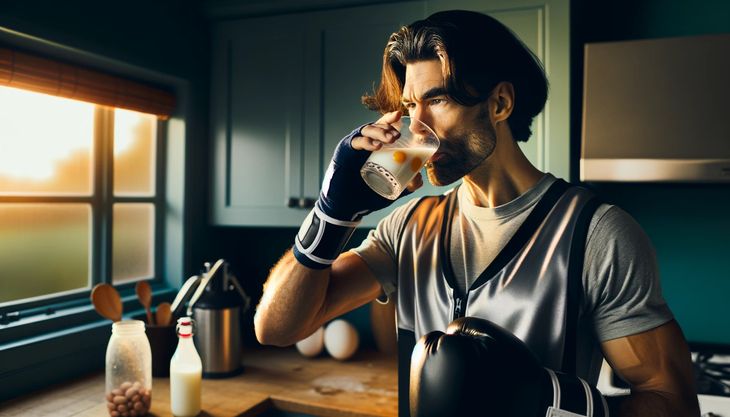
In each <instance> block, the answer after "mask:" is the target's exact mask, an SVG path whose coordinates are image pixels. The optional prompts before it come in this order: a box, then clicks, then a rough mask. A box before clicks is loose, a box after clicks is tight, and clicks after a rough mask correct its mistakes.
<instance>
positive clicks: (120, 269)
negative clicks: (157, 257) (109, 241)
mask: <svg viewBox="0 0 730 417" xmlns="http://www.w3.org/2000/svg"><path fill="white" fill-rule="evenodd" d="M154 214H155V210H154V205H153V204H149V203H119V204H114V243H113V249H112V250H113V255H112V259H113V261H112V269H113V274H112V276H113V281H114V283H115V284H120V283H123V282H127V281H133V280H137V279H144V278H151V277H152V276H153V275H154V270H155V264H154V247H155V245H154V242H155V216H154Z"/></svg>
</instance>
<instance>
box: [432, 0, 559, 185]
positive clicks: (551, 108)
mask: <svg viewBox="0 0 730 417" xmlns="http://www.w3.org/2000/svg"><path fill="white" fill-rule="evenodd" d="M426 6H427V13H428V14H431V13H434V12H437V11H441V10H449V9H462V10H474V11H478V12H483V13H487V14H489V15H491V16H493V17H494V18H496V19H497V20H499V21H500V22H502V23H504V24H505V25H506V26H507V27H509V28H510V29H512V31H514V32H515V33H516V34H517V36H519V37H520V39H522V41H523V42H524V43H525V45H527V47H528V48H530V49H531V50H532V51H533V52H534V53H535V55H537V57H538V58H539V59H540V60H541V61H542V63H543V65H544V67H545V72H546V74H547V77H548V82H549V83H550V90H549V93H548V101H547V104H546V105H545V110H544V111H543V112H542V113H541V114H540V115H539V116H538V117H536V118H535V120H534V122H533V126H532V132H533V133H532V137H531V138H530V139H529V140H528V141H527V142H526V143H525V142H520V147H521V148H522V150H523V151H524V153H525V155H526V156H527V157H528V158H529V159H530V161H531V162H532V163H533V165H535V166H536V167H537V168H538V169H540V170H542V171H549V172H551V173H553V174H554V175H555V176H557V177H561V178H565V179H570V175H569V174H570V172H569V171H570V130H569V123H570V117H569V110H570V108H569V105H570V103H569V97H570V80H569V78H570V54H569V50H570V28H569V0H491V1H488V2H485V1H480V0H427V1H426Z"/></svg>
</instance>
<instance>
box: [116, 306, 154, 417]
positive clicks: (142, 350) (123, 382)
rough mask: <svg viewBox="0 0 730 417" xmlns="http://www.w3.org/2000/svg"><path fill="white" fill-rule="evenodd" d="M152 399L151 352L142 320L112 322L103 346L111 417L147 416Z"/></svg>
mask: <svg viewBox="0 0 730 417" xmlns="http://www.w3.org/2000/svg"><path fill="white" fill-rule="evenodd" d="M151 402H152V353H151V352H150V343H149V341H148V340H147V336H146V335H145V327H144V322H142V321H140V320H122V321H118V322H116V323H114V324H112V336H111V337H110V338H109V343H108V344H107V347H106V404H107V410H108V411H109V415H110V416H111V417H126V416H129V417H139V416H144V415H147V412H148V411H149V409H150V404H151Z"/></svg>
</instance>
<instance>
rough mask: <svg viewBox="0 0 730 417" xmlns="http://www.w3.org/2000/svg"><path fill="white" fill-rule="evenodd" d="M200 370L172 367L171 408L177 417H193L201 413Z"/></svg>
mask: <svg viewBox="0 0 730 417" xmlns="http://www.w3.org/2000/svg"><path fill="white" fill-rule="evenodd" d="M201 372H202V368H200V369H184V368H182V369H173V367H172V366H171V367H170V408H171V409H172V414H173V415H174V416H176V417H192V416H196V415H198V414H199V413H200V402H201V401H200V400H201V395H200V394H201V386H200V385H201Z"/></svg>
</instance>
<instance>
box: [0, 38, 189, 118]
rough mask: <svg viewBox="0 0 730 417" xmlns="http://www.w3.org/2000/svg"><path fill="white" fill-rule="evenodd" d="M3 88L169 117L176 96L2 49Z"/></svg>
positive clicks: (162, 89)
mask: <svg viewBox="0 0 730 417" xmlns="http://www.w3.org/2000/svg"><path fill="white" fill-rule="evenodd" d="M0 85H3V86H7V87H14V88H21V89H25V90H31V91H35V92H39V93H44V94H50V95H55V96H59V97H65V98H70V99H74V100H81V101H87V102H91V103H95V104H99V105H103V106H111V107H118V108H123V109H128V110H134V111H139V112H143V113H149V114H154V115H157V116H158V117H159V118H161V119H167V118H169V117H170V115H171V114H172V112H173V111H174V109H175V96H174V95H173V94H172V93H171V92H169V91H167V90H165V89H164V88H161V87H158V86H154V85H149V84H145V83H142V82H138V81H134V80H130V79H126V78H123V77H119V76H116V75H112V74H107V73H103V72H101V71H98V70H94V69H91V68H86V67H82V66H78V65H74V64H70V63H66V62H62V61H58V60H56V59H52V58H45V57H42V56H38V55H33V54H29V53H26V52H22V51H17V50H14V49H11V48H7V47H2V46H0Z"/></svg>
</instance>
